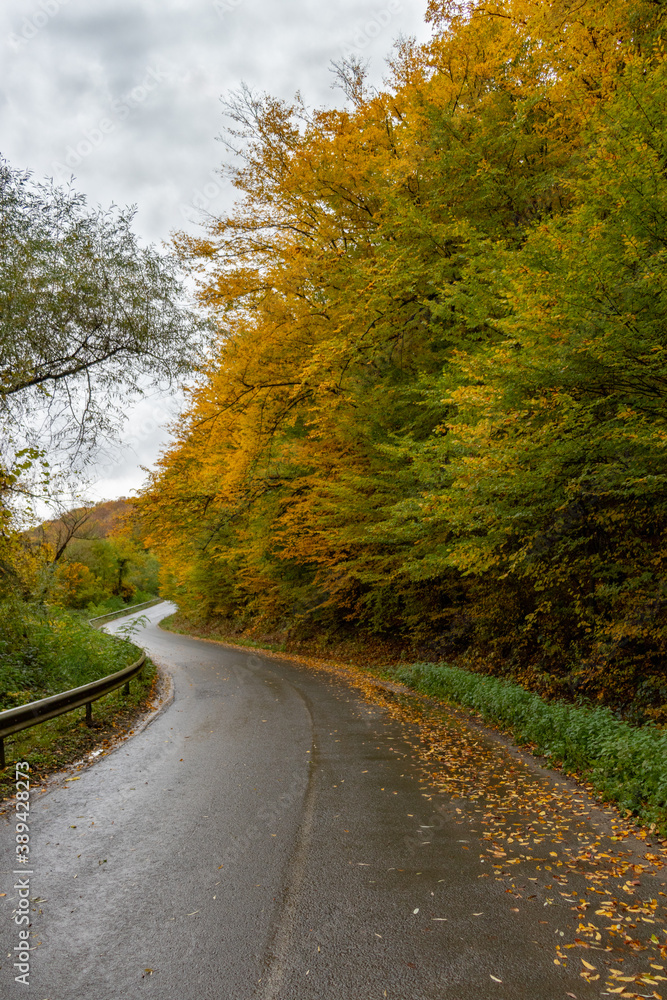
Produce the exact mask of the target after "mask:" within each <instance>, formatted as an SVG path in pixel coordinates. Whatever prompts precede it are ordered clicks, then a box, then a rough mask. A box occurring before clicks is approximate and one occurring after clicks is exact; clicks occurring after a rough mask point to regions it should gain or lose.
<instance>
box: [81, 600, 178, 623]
mask: <svg viewBox="0 0 667 1000" xmlns="http://www.w3.org/2000/svg"><path fill="white" fill-rule="evenodd" d="M163 601H164V597H151V599H150V601H143V603H141V604H130V605H129V606H128V607H127V608H118V610H117V611H107V613H106V614H105V615H95V617H94V618H89V619H88V621H89V623H90V624H91V625H93V622H101V621H102V619H103V618H118V617H119V616H120V617H122V616H123V615H129V613H130V612H131V611H136V610H137V609H138V608H152V607H153V605H154V604H162V602H163ZM93 628H97V625H93Z"/></svg>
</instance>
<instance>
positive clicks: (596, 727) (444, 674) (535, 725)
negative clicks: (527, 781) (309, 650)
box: [393, 663, 667, 832]
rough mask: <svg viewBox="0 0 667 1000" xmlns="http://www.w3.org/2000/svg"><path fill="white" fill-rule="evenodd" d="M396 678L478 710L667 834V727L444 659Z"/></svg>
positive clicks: (414, 667)
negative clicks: (545, 695)
mask: <svg viewBox="0 0 667 1000" xmlns="http://www.w3.org/2000/svg"><path fill="white" fill-rule="evenodd" d="M393 673H394V676H395V677H396V678H397V680H399V681H400V682H401V683H403V684H405V685H407V686H408V687H411V688H413V689H415V690H417V691H420V692H423V693H424V694H428V695H432V696H434V697H436V698H441V699H444V700H445V701H449V702H453V703H455V704H457V705H461V706H463V707H465V708H467V709H471V710H472V711H474V712H477V713H479V715H480V716H481V717H482V719H483V720H484V721H485V722H490V723H494V724H496V725H499V726H501V727H503V728H504V729H507V730H509V731H510V732H511V733H512V734H513V736H514V737H515V739H517V740H518V741H519V742H520V743H524V744H525V743H528V744H530V745H531V746H533V747H534V748H536V749H537V750H538V751H539V752H540V753H542V754H544V755H545V756H547V757H549V759H550V760H551V761H552V762H553V763H554V764H558V765H560V766H562V767H563V769H564V770H565V771H566V772H576V773H577V774H578V775H580V776H582V777H585V778H586V779H587V780H589V781H590V782H591V784H592V785H593V786H594V787H595V788H596V789H597V790H598V791H599V792H600V793H601V794H602V796H603V797H604V798H605V799H607V800H609V801H612V802H616V803H617V804H618V805H619V806H620V807H621V808H622V809H625V810H630V811H631V812H632V813H634V814H635V815H637V816H638V817H639V818H640V819H641V820H642V821H643V822H646V823H655V824H656V825H657V826H658V827H659V828H660V829H661V830H662V831H663V832H665V831H667V732H666V731H665V730H664V729H662V728H660V727H658V726H656V725H655V724H653V723H649V724H647V725H644V726H632V725H630V724H629V723H627V722H623V721H621V720H619V719H617V718H616V717H615V716H614V714H613V713H612V712H611V711H610V710H609V709H608V708H586V707H578V706H574V705H567V704H564V703H563V702H547V701H544V700H543V699H542V698H540V697H539V696H538V695H535V694H531V693H530V692H529V691H526V690H525V689H524V688H522V687H519V685H518V684H514V683H512V682H511V681H505V680H499V679H498V678H495V677H488V676H485V675H482V674H476V673H472V672H470V671H467V670H463V669H461V668H460V667H451V666H448V665H446V664H434V663H416V664H413V665H411V666H407V667H400V668H398V669H397V670H396V671H395V672H393Z"/></svg>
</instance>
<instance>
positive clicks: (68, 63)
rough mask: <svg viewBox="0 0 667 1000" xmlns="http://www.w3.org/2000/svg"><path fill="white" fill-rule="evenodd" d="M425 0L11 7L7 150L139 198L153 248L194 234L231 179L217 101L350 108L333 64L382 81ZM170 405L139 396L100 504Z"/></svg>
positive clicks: (24, 164)
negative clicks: (257, 98) (225, 174)
mask: <svg viewBox="0 0 667 1000" xmlns="http://www.w3.org/2000/svg"><path fill="white" fill-rule="evenodd" d="M424 9H425V0H328V2H326V3H323V2H319V0H273V2H269V0H2V3H1V4H0V44H1V45H2V56H1V59H2V62H1V63H0V66H1V69H0V153H1V154H2V155H3V156H4V157H5V158H6V159H7V160H8V161H9V163H10V164H11V165H12V166H13V167H20V168H29V169H30V170H32V171H33V172H34V174H35V176H36V177H37V178H42V177H44V176H49V177H55V178H56V180H67V179H69V177H70V175H72V174H73V175H74V176H75V178H76V181H75V187H76V188H77V190H79V191H81V192H83V193H84V194H86V196H87V197H88V200H89V202H91V203H92V204H97V203H98V202H99V203H101V204H103V205H109V204H111V203H112V202H115V203H116V204H119V205H128V204H136V205H137V209H138V213H137V217H136V222H135V230H136V231H137V232H138V233H139V235H140V236H141V237H142V238H143V239H145V240H147V241H150V242H159V241H162V240H167V239H168V238H169V234H170V233H171V232H172V231H174V230H175V229H183V228H186V229H189V230H191V231H193V232H195V231H197V218H198V209H200V208H202V207H204V208H205V209H207V210H208V211H212V212H215V211H216V210H218V211H219V210H221V209H222V208H223V207H224V206H225V205H228V204H229V199H230V190H229V187H228V186H227V185H226V184H225V183H224V182H223V181H222V180H221V178H220V177H219V176H218V174H217V172H216V170H217V168H218V167H219V165H220V162H221V158H222V155H223V149H222V146H221V144H220V143H219V142H218V141H216V136H218V135H219V133H220V131H221V129H222V115H221V105H220V98H221V96H223V95H224V94H225V93H228V92H229V91H230V90H232V89H234V88H236V87H238V86H239V84H240V83H241V82H242V81H244V82H245V83H247V84H248V85H249V86H250V87H251V88H254V89H257V90H265V91H269V92H270V93H272V94H275V95H277V96H280V97H285V98H290V97H292V96H293V95H294V93H295V92H296V91H297V90H299V91H300V92H301V94H302V95H303V97H304V99H305V100H306V102H307V103H308V104H310V105H313V104H319V105H321V104H332V103H341V101H342V100H343V97H342V95H341V94H340V92H339V91H332V90H331V83H332V79H333V78H332V75H331V73H330V71H329V67H330V63H331V61H332V60H335V61H338V60H340V59H341V58H342V57H343V56H346V55H347V56H349V55H352V54H353V55H357V56H360V57H361V58H365V59H369V60H370V79H371V82H372V83H375V84H376V85H378V86H380V85H381V81H382V78H383V75H384V73H385V71H386V67H385V62H384V60H385V57H386V55H387V54H388V53H389V52H390V50H391V47H392V44H393V42H394V40H395V39H396V38H397V37H398V36H399V35H401V34H403V35H414V36H416V37H417V38H418V39H423V38H425V37H427V34H428V32H427V29H426V27H425V25H424V24H423V12H424ZM175 409H178V404H176V403H175V402H174V400H169V399H164V398H160V397H157V398H153V399H150V400H146V401H144V402H142V403H141V404H140V405H139V406H138V407H137V409H136V410H135V411H134V413H133V414H132V417H131V420H130V421H129V422H128V428H127V433H126V436H125V441H124V447H123V449H122V453H120V454H117V455H116V456H115V457H114V458H110V457H109V456H107V457H106V459H104V460H103V462H102V464H101V466H100V475H101V477H102V478H101V479H100V481H99V482H98V483H97V485H96V487H95V494H96V496H97V497H108V498H113V497H117V496H120V495H126V494H128V493H130V492H131V491H132V490H133V489H136V488H138V487H139V486H140V485H141V482H142V481H143V478H144V476H143V473H142V472H141V471H140V466H141V465H152V464H153V462H154V461H155V459H156V457H157V455H158V454H159V451H160V450H161V448H162V447H163V446H164V444H165V442H166V441H167V440H168V435H167V432H166V429H165V425H166V423H167V421H168V420H169V418H170V415H173V413H174V410H175Z"/></svg>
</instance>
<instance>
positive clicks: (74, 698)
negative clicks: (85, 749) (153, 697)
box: [0, 601, 154, 768]
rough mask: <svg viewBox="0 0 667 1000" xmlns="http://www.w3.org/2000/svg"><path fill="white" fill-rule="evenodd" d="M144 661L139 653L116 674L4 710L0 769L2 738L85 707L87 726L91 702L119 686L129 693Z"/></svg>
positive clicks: (1, 750)
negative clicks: (132, 661) (137, 656)
mask: <svg viewBox="0 0 667 1000" xmlns="http://www.w3.org/2000/svg"><path fill="white" fill-rule="evenodd" d="M152 603H154V602H152V601H144V603H143V604H135V605H134V606H133V607H129V608H126V609H124V611H123V613H124V614H127V613H128V612H130V611H134V610H135V609H136V608H141V607H144V606H145V605H146V604H152ZM112 614H118V612H112ZM108 617H109V616H108V615H98V616H97V618H91V619H90V621H91V624H92V622H93V621H97V620H99V619H100V618H108ZM145 662H146V654H145V653H142V654H141V656H140V657H139V659H138V660H135V662H134V663H130V665H129V666H127V667H123V669H122V670H118V671H117V672H116V673H115V674H109V675H108V676H107V677H100V679H99V680H96V681H91V683H90V684H83V685H82V686H81V687H78V688H72V689H71V690H70V691H62V692H61V693H60V694H54V695H51V697H50V698H41V699H40V700H39V701H31V702H28V704H27V705H19V706H18V707H17V708H7V709H5V711H4V712H0V768H3V767H5V739H6V738H7V736H12V735H13V734H14V733H18V732H21V730H23V729H29V728H30V727H31V726H38V725H39V724H40V722H47V721H48V719H55V717H56V716H58V715H65V714H66V713H67V712H72V711H74V709H76V708H82V707H83V706H84V705H85V706H86V723H87V724H88V725H91V724H92V703H93V702H94V701H97V699H98V698H103V697H104V695H105V694H110V693H111V692H112V691H115V690H116V688H119V687H121V686H122V685H125V693H126V694H129V693H130V680H131V679H132V678H133V677H135V676H136V675H137V674H138V673H139V671H140V670H141V668H142V667H143V665H144V663H145Z"/></svg>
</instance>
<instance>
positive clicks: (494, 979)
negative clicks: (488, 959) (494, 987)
mask: <svg viewBox="0 0 667 1000" xmlns="http://www.w3.org/2000/svg"><path fill="white" fill-rule="evenodd" d="M489 975H491V973H489ZM491 979H493V981H494V983H502V979H498V976H491Z"/></svg>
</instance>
